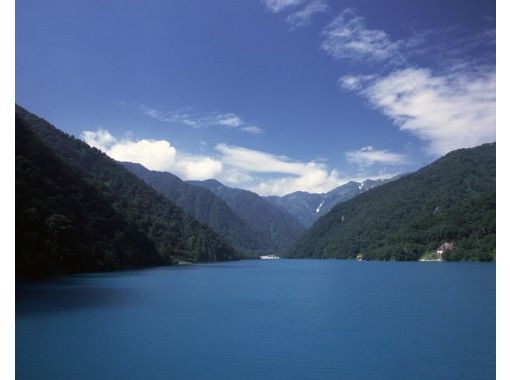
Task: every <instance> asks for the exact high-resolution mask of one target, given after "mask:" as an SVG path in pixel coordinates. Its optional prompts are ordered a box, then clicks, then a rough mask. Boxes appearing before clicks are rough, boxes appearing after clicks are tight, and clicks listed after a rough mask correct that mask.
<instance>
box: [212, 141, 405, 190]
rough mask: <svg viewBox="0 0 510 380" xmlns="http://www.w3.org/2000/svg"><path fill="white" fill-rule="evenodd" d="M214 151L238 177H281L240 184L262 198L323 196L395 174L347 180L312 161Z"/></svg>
mask: <svg viewBox="0 0 510 380" xmlns="http://www.w3.org/2000/svg"><path fill="white" fill-rule="evenodd" d="M216 149H217V150H218V151H219V152H221V154H222V156H221V157H220V159H221V161H222V162H223V163H224V165H228V166H230V167H232V168H235V169H236V170H237V171H238V172H239V173H254V174H267V173H269V174H284V176H280V177H276V178H269V179H267V178H263V179H260V178H259V180H258V181H256V183H253V182H254V181H253V179H250V181H249V182H248V181H242V182H241V183H242V184H243V185H245V188H248V189H249V190H252V191H254V192H256V193H258V194H261V195H285V194H289V193H292V192H294V191H308V192H312V193H322V192H327V191H330V190H332V189H334V188H335V187H337V186H340V185H343V184H344V183H347V182H349V181H355V180H359V181H362V180H365V179H367V178H372V179H378V178H389V177H392V176H394V175H396V174H397V173H378V174H376V175H374V176H363V177H359V178H358V177H348V176H345V175H342V174H341V173H340V172H339V171H338V170H335V169H333V170H329V169H328V168H327V167H326V165H325V164H323V163H318V162H315V161H310V162H302V161H295V160H290V159H289V158H288V157H285V156H278V155H274V154H271V153H267V152H261V151H258V150H253V149H247V148H243V147H237V146H229V145H226V144H218V145H217V146H216ZM237 183H239V182H237ZM237 183H236V182H234V184H237ZM250 183H253V184H251V185H250Z"/></svg>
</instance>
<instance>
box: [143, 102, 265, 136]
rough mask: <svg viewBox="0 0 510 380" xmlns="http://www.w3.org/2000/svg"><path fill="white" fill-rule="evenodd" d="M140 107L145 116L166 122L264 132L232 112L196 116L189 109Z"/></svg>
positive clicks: (247, 131) (195, 126) (252, 132)
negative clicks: (167, 109)
mask: <svg viewBox="0 0 510 380" xmlns="http://www.w3.org/2000/svg"><path fill="white" fill-rule="evenodd" d="M139 108H140V111H141V112H142V113H143V114H144V115H145V116H148V117H150V118H152V119H156V120H158V121H162V122H166V123H169V122H170V123H179V124H182V125H185V126H187V127H191V128H206V127H212V126H221V127H227V128H231V129H236V130H238V131H241V132H246V133H251V134H259V133H262V132H263V130H262V129H261V128H259V127H257V126H255V125H253V124H251V123H249V122H247V121H246V120H244V119H243V118H241V117H240V116H238V115H236V114H234V113H231V112H227V113H213V114H209V115H205V116H196V115H192V114H191V113H190V112H187V111H179V110H171V111H162V110H159V109H157V108H154V107H148V106H145V105H141V106H139Z"/></svg>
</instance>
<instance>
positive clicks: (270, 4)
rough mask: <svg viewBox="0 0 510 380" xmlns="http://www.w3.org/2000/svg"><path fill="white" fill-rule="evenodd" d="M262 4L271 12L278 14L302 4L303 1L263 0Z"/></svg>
mask: <svg viewBox="0 0 510 380" xmlns="http://www.w3.org/2000/svg"><path fill="white" fill-rule="evenodd" d="M262 2H263V3H264V5H265V6H266V7H267V8H268V9H269V10H271V12H273V13H278V12H280V11H283V10H284V9H287V8H290V7H294V6H296V5H299V4H301V3H302V2H303V0H262Z"/></svg>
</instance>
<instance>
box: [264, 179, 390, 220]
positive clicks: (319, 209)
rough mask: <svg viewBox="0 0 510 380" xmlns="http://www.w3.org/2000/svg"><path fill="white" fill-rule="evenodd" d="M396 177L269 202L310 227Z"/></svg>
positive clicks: (272, 198)
mask: <svg viewBox="0 0 510 380" xmlns="http://www.w3.org/2000/svg"><path fill="white" fill-rule="evenodd" d="M397 178H400V175H399V176H395V177H392V178H388V179H378V180H371V179H367V180H365V181H363V182H354V181H350V182H347V183H346V184H344V185H342V186H338V187H337V188H335V189H333V190H331V191H329V192H327V193H307V192H306V191H296V192H294V193H290V194H287V195H285V196H283V197H278V196H268V197H265V198H266V199H267V200H268V201H270V202H272V203H274V204H276V205H278V206H280V207H283V208H284V209H285V210H287V212H288V213H289V214H291V215H292V216H293V217H295V218H296V219H297V220H299V221H300V222H301V223H302V224H303V225H305V226H306V227H310V226H311V225H312V224H314V223H315V221H316V220H317V219H319V217H321V216H322V215H325V214H327V212H328V211H329V210H331V209H332V208H333V207H334V206H335V205H336V204H337V203H340V202H344V201H346V200H348V199H351V198H354V197H355V196H356V195H359V194H361V193H364V192H365V191H367V190H370V189H373V188H375V187H377V186H380V185H382V184H385V183H387V182H390V181H394V180H395V179H397Z"/></svg>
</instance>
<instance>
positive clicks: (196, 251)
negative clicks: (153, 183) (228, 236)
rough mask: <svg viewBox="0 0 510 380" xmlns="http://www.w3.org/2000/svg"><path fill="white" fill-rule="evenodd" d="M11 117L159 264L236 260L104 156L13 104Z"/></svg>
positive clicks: (212, 236)
mask: <svg viewBox="0 0 510 380" xmlns="http://www.w3.org/2000/svg"><path fill="white" fill-rule="evenodd" d="M16 115H17V117H18V118H19V119H20V120H23V122H24V123H25V124H26V125H27V126H28V127H29V128H30V129H31V131H32V132H33V133H34V134H35V135H36V136H37V137H38V138H39V139H40V140H41V141H42V142H43V143H44V144H45V145H46V146H47V147H49V148H50V149H51V151H52V152H53V153H54V154H55V155H56V156H57V157H58V158H59V159H60V160H62V161H63V162H64V163H65V164H66V165H67V166H68V167H70V168H71V169H72V170H73V171H75V172H76V173H77V174H78V175H80V176H81V177H82V178H83V179H84V180H85V181H86V182H87V183H88V184H89V185H90V186H92V187H93V188H94V189H96V191H97V192H98V193H99V194H100V195H101V196H102V197H103V199H105V200H106V202H107V203H108V204H110V205H111V207H112V208H113V210H115V212H117V213H118V214H119V215H121V216H122V218H123V219H124V220H125V221H126V222H127V223H128V224H129V225H133V226H135V227H136V228H137V229H138V230H140V231H141V232H142V233H144V234H145V235H146V236H147V237H148V238H149V240H150V241H151V242H152V243H153V244H154V246H155V248H156V250H157V252H158V254H159V256H160V257H161V260H162V262H163V263H172V262H175V261H176V260H179V259H185V260H191V261H201V260H228V259H233V258H236V257H237V254H236V252H235V251H234V250H233V248H232V247H231V246H230V245H229V244H227V243H225V242H224V241H223V240H221V239H220V238H219V237H218V236H217V235H216V234H215V233H214V232H213V231H211V230H210V229H209V228H208V227H207V226H204V225H202V224H200V223H198V222H197V221H196V220H195V219H193V218H192V217H190V216H188V215H187V214H186V213H184V212H183V211H182V210H181V209H179V208H178V207H177V206H175V205H174V204H173V203H172V202H171V201H169V200H168V199H166V198H165V197H164V196H163V195H161V194H159V193H157V192H156V191H155V190H154V189H152V188H151V187H150V186H148V185H147V184H145V183H144V182H143V181H142V180H140V179H139V178H137V177H136V176H135V175H133V174H132V173H130V172H129V171H128V170H126V169H125V168H124V167H122V165H120V164H119V163H117V162H116V161H114V160H112V159H111V158H109V157H108V156H107V155H105V154H104V153H102V152H100V151H99V150H97V149H95V148H91V147H89V146H88V145H87V144H85V143H84V142H82V141H81V140H78V139H75V138H73V137H71V136H69V135H67V134H65V133H63V132H62V131H59V130H58V129H56V128H55V127H53V126H52V125H50V124H49V123H47V122H46V121H44V120H43V119H41V118H38V117H37V116H35V115H33V114H30V113H29V112H27V111H26V110H24V109H23V108H21V107H19V106H17V107H16Z"/></svg>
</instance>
